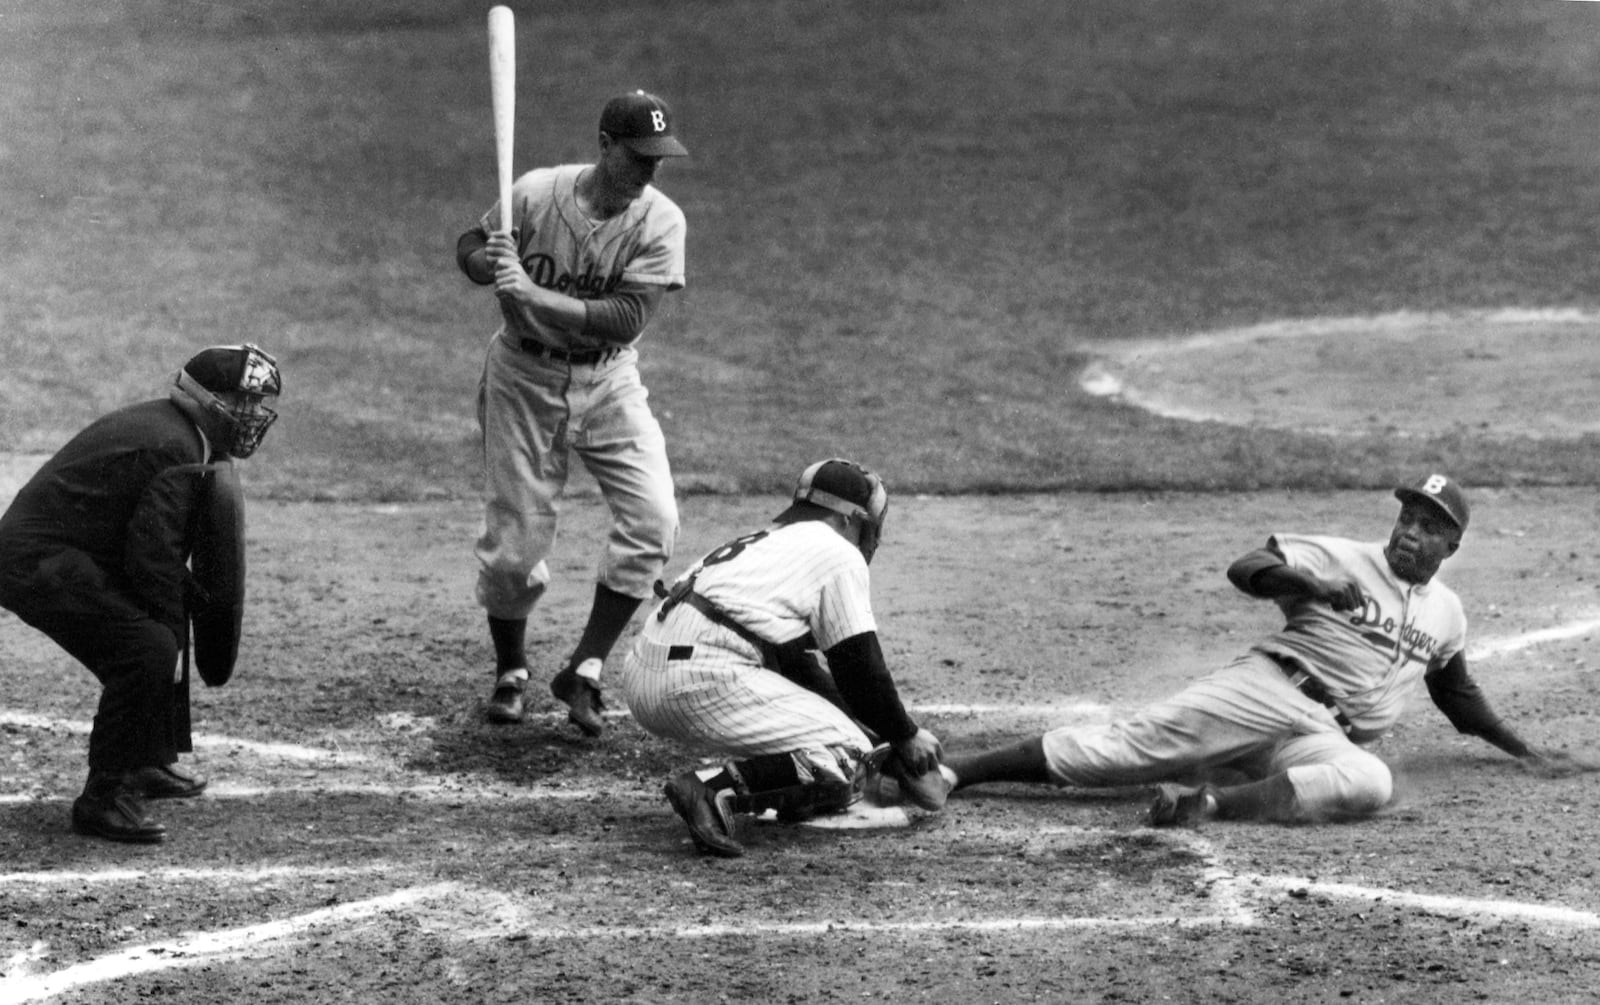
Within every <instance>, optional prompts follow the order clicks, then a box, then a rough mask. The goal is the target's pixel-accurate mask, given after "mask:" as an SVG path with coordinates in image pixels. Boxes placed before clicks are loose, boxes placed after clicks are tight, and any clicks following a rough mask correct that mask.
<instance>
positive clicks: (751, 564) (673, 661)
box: [622, 522, 877, 782]
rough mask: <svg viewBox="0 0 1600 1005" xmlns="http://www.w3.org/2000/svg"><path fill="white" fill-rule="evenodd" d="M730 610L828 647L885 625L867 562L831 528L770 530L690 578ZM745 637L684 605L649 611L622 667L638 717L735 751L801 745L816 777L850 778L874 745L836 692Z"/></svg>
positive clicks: (697, 743) (770, 634)
mask: <svg viewBox="0 0 1600 1005" xmlns="http://www.w3.org/2000/svg"><path fill="white" fill-rule="evenodd" d="M690 575H692V576H694V577H695V590H696V591H697V592H699V593H700V594H701V595H702V596H704V597H705V598H706V599H707V600H709V601H711V602H712V603H713V604H715V605H717V606H718V607H719V608H721V609H722V610H724V611H725V612H727V614H728V616H729V617H731V618H733V619H735V620H736V621H738V622H740V623H741V624H744V625H746V626H748V627H749V628H750V630H751V631H753V632H754V633H756V634H757V635H759V636H761V637H762V638H765V639H769V640H771V641H773V642H774V643H784V642H792V641H794V640H796V639H799V638H801V637H802V636H804V635H806V634H807V633H810V634H811V635H812V636H813V637H814V638H815V640H816V647H817V648H818V649H820V650H824V651H825V650H827V649H829V648H831V647H832V646H833V645H834V644H835V643H838V642H842V641H844V640H845V639H847V638H850V637H851V636H853V635H859V634H861V633H863V632H874V631H877V624H876V622H875V621H874V620H873V616H872V602H871V599H870V597H869V585H868V578H867V563H866V562H864V561H862V558H861V553H860V552H859V551H857V550H856V549H855V548H854V547H852V546H851V545H850V543H849V542H848V541H846V540H845V539H844V538H842V537H840V536H839V535H838V534H837V533H835V532H834V531H833V530H832V529H831V528H829V527H828V526H827V525H826V524H822V523H816V522H807V523H796V524H790V525H788V526H786V527H771V528H768V529H766V530H761V531H757V532H756V533H754V534H750V535H748V536H746V537H741V538H738V539H735V540H733V541H730V542H729V543H727V544H725V545H723V546H722V547H720V548H718V549H716V550H715V551H713V552H711V553H710V554H709V555H707V556H706V557H705V558H702V559H701V560H700V562H699V563H698V564H696V565H695V566H694V567H693V568H692V569H690V570H689V572H687V573H685V576H690ZM765 664H766V656H765V655H764V654H763V653H762V652H760V651H758V650H757V649H756V647H755V646H754V645H753V644H752V643H751V642H749V641H747V640H746V639H745V638H743V637H741V636H740V635H738V634H736V633H735V632H734V631H732V630H731V629H729V628H726V627H723V626H722V625H719V624H717V623H716V622H713V621H711V620H709V619H708V618H707V617H706V615H704V614H703V613H701V612H700V610H699V609H697V608H695V607H694V606H692V605H690V604H678V605H676V606H674V607H673V608H672V610H671V611H670V612H668V614H667V616H666V618H665V620H661V619H658V618H656V617H654V616H652V617H649V618H646V619H645V624H644V627H643V628H641V629H640V631H639V634H638V636H637V637H636V638H635V639H634V643H633V648H632V650H631V652H630V653H629V654H628V659H627V662H626V663H625V665H624V666H625V669H624V671H623V674H624V676H623V682H622V687H623V694H624V695H625V697H626V700H627V703H628V710H629V712H631V713H632V715H633V718H634V720H635V721H637V722H638V723H639V725H640V726H643V727H644V728H645V729H647V730H649V731H650V732H652V733H655V734H656V735H658V736H665V737H670V738H671V739H674V740H678V741H680V742H682V743H684V744H687V745H688V746H690V747H694V748H697V749H701V750H710V751H714V752H716V753H720V754H726V755H730V756H740V757H743V756H751V755H755V754H780V753H786V752H789V751H800V752H802V756H803V757H804V758H805V760H806V762H807V765H808V766H809V768H810V770H811V771H812V772H813V773H814V775H815V776H816V777H822V778H831V779H833V780H836V781H841V782H845V781H849V780H850V778H851V776H852V775H853V773H854V769H855V762H856V761H857V760H859V759H860V758H861V756H862V755H864V754H865V753H866V752H867V751H868V750H870V749H871V748H872V743H871V741H869V740H868V739H867V736H866V734H865V733H863V732H862V730H861V727H860V726H858V725H856V723H855V722H854V721H852V720H851V718H850V717H849V716H848V715H846V714H845V713H844V712H843V711H842V710H841V709H839V708H838V707H837V706H835V705H834V704H833V703H832V702H830V701H829V700H828V699H826V698H824V697H822V696H821V695H818V694H816V693H815V692H813V691H810V690H807V689H806V688H804V687H801V686H800V685H798V684H795V683H792V682H791V681H790V680H789V679H788V678H786V677H784V676H782V675H780V674H779V673H777V672H776V671H775V670H771V669H768V668H767V667H766V665H765Z"/></svg>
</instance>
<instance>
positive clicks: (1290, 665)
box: [1261, 652, 1352, 733]
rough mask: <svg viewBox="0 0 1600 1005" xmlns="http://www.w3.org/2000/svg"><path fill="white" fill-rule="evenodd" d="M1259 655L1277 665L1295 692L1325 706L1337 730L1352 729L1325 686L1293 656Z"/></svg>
mask: <svg viewBox="0 0 1600 1005" xmlns="http://www.w3.org/2000/svg"><path fill="white" fill-rule="evenodd" d="M1261 655H1263V656H1265V657H1266V658H1267V659H1269V660H1271V661H1272V662H1274V663H1276V664H1277V665H1278V669H1279V670H1282V671H1283V675H1284V676H1285V677H1287V678H1288V679H1289V683H1290V684H1291V685H1293V686H1294V689H1295V690H1296V691H1299V692H1300V693H1301V694H1303V695H1305V696H1306V697H1307V698H1310V699H1311V700H1312V701H1314V702H1316V703H1317V704H1319V705H1323V706H1326V707H1327V709H1328V711H1330V712H1332V713H1333V721H1334V722H1337V723H1338V724H1339V728H1340V729H1342V730H1344V731H1345V732H1346V733H1348V732H1350V730H1351V728H1352V727H1351V724H1350V718H1349V716H1347V715H1345V714H1344V711H1343V710H1342V709H1341V708H1339V703H1338V702H1337V701H1334V700H1333V695H1331V694H1329V693H1328V688H1327V686H1326V685H1324V684H1323V683H1322V681H1320V680H1317V678H1316V677H1314V676H1312V674H1311V671H1309V670H1307V669H1306V668H1305V665H1304V664H1302V663H1301V662H1300V661H1299V660H1297V659H1295V658H1294V657H1293V656H1285V655H1283V654H1282V653H1267V652H1264V653H1262V654H1261Z"/></svg>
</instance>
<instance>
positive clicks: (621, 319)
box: [583, 289, 662, 345]
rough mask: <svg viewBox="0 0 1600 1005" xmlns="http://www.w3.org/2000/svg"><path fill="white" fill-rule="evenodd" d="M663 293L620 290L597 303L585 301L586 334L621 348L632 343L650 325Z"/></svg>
mask: <svg viewBox="0 0 1600 1005" xmlns="http://www.w3.org/2000/svg"><path fill="white" fill-rule="evenodd" d="M661 293H662V291H661V290H660V289H638V290H618V291H616V292H614V293H609V294H607V295H606V296H603V297H600V298H598V299H595V300H585V301H584V302H583V309H584V319H583V334H584V335H592V336H593V337H595V338H597V339H600V340H601V341H602V342H616V343H618V344H620V345H626V344H627V343H629V342H632V341H633V340H634V339H636V338H638V337H639V333H640V332H642V331H644V326H645V325H647V324H649V323H650V317H651V315H653V314H655V312H656V305H657V304H659V303H660V302H661Z"/></svg>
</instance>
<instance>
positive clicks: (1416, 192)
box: [0, 0, 1600, 499]
mask: <svg viewBox="0 0 1600 1005" xmlns="http://www.w3.org/2000/svg"><path fill="white" fill-rule="evenodd" d="M485 6H486V5H485V4H483V3H481V2H462V0H398V2H385V3H376V2H350V3H341V4H337V5H319V4H308V3H302V2H297V0H238V2H235V3H231V4H227V5H224V4H215V3H195V2H190V0H126V2H121V3H118V2H112V0H96V2H92V3H84V4H75V5H73V6H72V7H71V8H70V10H69V9H67V8H63V7H61V6H60V5H55V4H46V3H43V2H39V0H19V2H18V3H15V4H12V5H10V6H9V7H8V10H7V11H6V12H5V13H4V14H0V91H3V93H4V95H5V99H4V102H5V103H4V106H3V107H4V115H5V123H6V130H5V137H4V141H3V142H4V147H3V148H0V154H3V156H0V185H3V186H4V189H5V191H7V192H10V193H13V199H12V201H11V207H12V212H11V213H9V214H8V215H7V218H6V220H5V221H4V222H3V223H0V227H4V228H6V229H7V230H8V233H6V234H5V235H4V237H5V240H4V241H3V242H0V249H3V250H0V284H3V285H0V300H3V302H4V303H5V305H6V309H5V315H6V323H5V325H4V327H3V331H0V339H3V340H4V351H5V356H6V361H7V366H6V368H5V372H4V373H3V374H0V449H12V450H49V449H53V447H54V445H55V444H57V443H58V442H59V441H60V440H61V439H62V437H63V436H64V435H66V434H67V433H69V432H70V431H71V430H72V429H73V428H75V427H76V426H77V425H78V424H80V423H81V422H82V421H84V420H86V419H87V418H88V417H90V416H91V415H93V414H95V413H97V412H99V411H102V410H104V409H105V408H107V407H109V406H111V405H112V404H115V403H119V402H121V401H123V400H127V399H130V398H134V397H139V396H141V395H143V394H145V393H148V390H149V389H150V388H151V387H152V386H153V385H154V384H156V383H157V382H159V380H160V379H161V377H162V376H163V375H164V374H165V373H166V372H167V371H168V370H170V369H171V368H172V367H174V366H176V365H177V363H178V362H179V361H181V359H182V358H184V357H185V356H186V354H187V352H188V351H189V350H190V349H192V348H193V347H194V346H196V345H199V344H202V343H208V342H211V341H213V340H222V339H229V340H231V339H239V338H254V339H257V340H259V341H260V342H261V343H262V344H263V345H266V346H268V347H269V348H270V349H271V350H273V351H275V352H277V353H278V354H279V355H280V356H281V358H282V361H283V363H284V366H285V370H286V372H287V380H288V385H287V386H288V392H289V393H288V394H287V395H286V396H285V399H284V412H285V419H284V422H283V423H282V424H281V426H280V429H279V430H278V432H276V433H275V434H274V443H273V449H272V450H271V451H270V452H269V453H265V454H263V455H262V457H261V459H260V463H258V464H256V465H254V467H253V470H252V471H251V478H252V483H253V485H254V486H255V490H256V491H257V492H259V493H265V494H269V495H272V496H275V497H280V498H319V497H322V498H353V499H360V498H384V499H416V498H426V497H434V496H439V495H449V496H462V495H470V494H471V493H472V492H473V491H474V486H475V483H476V472H475V468H476V457H475V451H474V449H473V446H472V444H473V435H474V433H473V420H472V407H471V405H472V390H473V386H474V382H475V379H476V373H477V369H478V366H479V364H480V361H481V347H482V343H483V341H484V339H485V338H486V337H487V335H488V333H489V331H490V329H491V324H492V319H493V308H492V304H491V303H490V300H489V297H488V294H486V293H484V292H483V291H482V290H481V289H479V288H476V287H472V286H471V285H470V284H468V283H467V282H466V281H465V280H464V279H463V278H462V277H461V276H460V275H459V274H458V273H457V272H456V271H455V269H454V266H453V263H452V261H451V255H450V252H451V248H452V247H453V244H454V240H455V237H456V235H457V234H458V233H459V232H460V231H461V230H462V229H464V228H465V226H466V225H467V224H468V223H469V222H470V221H471V220H472V219H473V218H475V216H476V215H477V214H478V213H479V212H481V211H482V210H483V208H485V207H486V206H487V205H488V203H489V202H490V201H492V200H493V197H494V182H493V151H492V138H491V134H490V116H489V110H488V98H487V87H488V84H487V71H486V68H485V63H486V60H485V53H484V30H483V14H484V10H485ZM516 6H517V9H518V11H519V26H520V28H521V44H520V46H519V62H520V67H519V70H520V73H519V81H518V92H519V109H520V114H519V117H518V126H519V137H518V149H517V156H516V160H517V165H518V168H519V169H525V168H529V167H533V166H535V165H537V164H541V163H547V162H556V161H567V160H575V159H581V158H584V157H587V156H588V155H589V154H590V153H591V152H592V146H593V133H594V119H595V117H596V115H597V109H598V108H599V105H600V104H601V103H602V102H603V100H604V99H605V97H606V96H608V95H609V94H610V93H611V92H612V91H615V90H617V89H618V88H621V87H628V86H636V85H637V86H649V87H651V88H654V89H656V90H659V91H660V92H661V93H663V94H665V95H667V96H669V97H670V98H671V99H672V100H673V101H674V102H675V105H676V107H677V109H678V111H679V115H680V119H681V121H682V131H683V132H684V134H685V138H686V139H687V140H688V142H689V145H690V147H691V150H692V151H693V153H694V156H693V157H692V158H691V159H690V160H689V161H687V162H684V163H681V164H672V165H669V169H668V170H667V171H666V172H664V174H663V176H662V179H661V184H662V186H663V187H664V188H665V189H666V190H667V191H668V192H669V193H670V194H671V195H673V196H674V198H676V199H677V200H678V201H679V203H680V204H681V205H682V206H683V207H684V208H685V211H686V212H687V214H688V217H689V220H690V270H689V271H690V276H689V287H688V289H686V290H685V291H684V292H683V293H682V294H681V295H680V296H678V297H676V298H675V299H673V300H671V301H669V303H670V307H669V309H668V310H667V311H666V312H665V314H664V316H662V317H660V318H659V319H658V320H657V322H656V324H655V325H654V326H653V327H652V329H651V330H650V331H649V332H648V333H647V334H646V336H645V342H644V343H643V346H642V350H643V355H644V364H643V365H644V370H645V377H646V381H647V383H648V384H649V385H650V386H651V388H652V390H653V392H654V399H655V403H656V407H657V410H658V411H659V412H660V414H661V417H662V419H663V422H664V424H665V425H666V427H667V433H668V437H669V442H670V443H671V445H672V452H673V460H674V464H675V466H676V468H677V470H678V472H679V474H680V481H681V482H682V483H683V485H684V487H685V488H686V490H688V491H706V490H713V491H715V490H727V489H738V490H759V491H766V490H772V489H776V488H779V487H781V486H782V485H784V484H786V483H787V481H788V479H789V478H790V477H791V471H792V470H793V468H794V467H795V465H796V464H797V463H800V462H801V460H802V459H803V458H809V457H812V456H813V455H817V454H822V453H834V452H838V453H846V454H851V455H859V456H860V457H861V458H862V459H863V460H864V461H866V462H868V463H870V464H872V465H873V466H874V467H876V468H878V469H880V470H882V471H884V472H885V474H886V475H887V476H888V477H889V478H890V480H891V483H892V484H894V485H897V486H900V487H903V488H909V489H916V490H919V491H938V492H961V491H970V490H1007V489H1018V488H1078V489H1095V490H1099V489H1121V488H1141V487H1156V488H1161V487H1185V488H1230V487H1235V488H1236V487H1250V486H1271V485H1297V484H1299V485H1318V486H1323V487H1334V486H1351V485H1381V484H1386V483H1387V482H1388V481H1389V480H1392V478H1393V477H1395V476H1396V474H1397V473H1398V472H1401V471H1408V470H1410V469H1411V468H1413V467H1415V466H1418V465H1420V464H1424V463H1426V464H1434V463H1447V464H1449V465H1450V466H1452V467H1454V468H1456V469H1457V470H1460V471H1462V472H1470V475H1465V474H1464V475H1463V477H1468V478H1469V480H1470V481H1476V482H1479V483H1482V484H1503V483H1506V482H1509V481H1514V480H1515V479H1517V478H1519V477H1529V478H1534V479H1537V480H1540V481H1547V482H1558V483H1559V482H1569V483H1580V484H1587V483H1592V482H1594V481H1595V480H1597V478H1600V468H1597V461H1596V459H1595V458H1596V456H1597V455H1600V452H1597V451H1595V450H1593V449H1589V448H1588V447H1589V446H1590V445H1585V448H1584V449H1574V448H1573V446H1572V445H1571V444H1562V443H1555V444H1543V445H1535V444H1526V443H1520V442H1511V443H1489V442H1477V441H1474V440H1472V439H1471V438H1467V437H1460V436H1445V437H1438V436H1432V437H1419V438H1415V439H1408V438H1396V437H1392V436H1371V437H1360V438H1356V439H1355V440H1353V441H1346V440H1342V439H1341V440H1335V439H1330V438H1327V437H1318V436H1307V435H1290V434H1285V433H1281V432H1276V431H1272V430H1265V429H1253V430H1252V429H1244V430H1240V429H1228V428H1215V427H1211V426H1205V425H1194V424H1186V423H1181V422H1173V421H1168V420H1160V419H1155V418H1151V417H1149V416H1146V415H1144V414H1142V413H1139V412H1137V411H1135V410H1131V409H1128V408H1126V407H1122V406H1119V405H1117V404H1115V403H1108V402H1105V401H1101V400H1099V399H1095V398H1092V397H1090V396H1088V395H1086V394H1084V393H1083V392H1082V391H1080V390H1079V389H1078V387H1077V385H1076V376H1077V374H1078V372H1079V371H1080V369H1081V367H1082V366H1083V364H1084V363H1085V361H1086V359H1087V358H1088V357H1089V356H1091V355H1092V354H1093V353H1094V351H1095V348H1096V346H1097V345H1102V344H1104V343H1105V342H1106V341H1107V340H1114V339H1119V338H1125V337H1133V336H1146V337H1160V336H1163V335H1175V334H1183V333H1190V332H1196V331H1205V330H1208V329H1211V328H1216V327H1225V326H1230V325H1238V324H1250V323H1257V322H1262V321H1270V320H1275V319H1280V318H1301V317H1310V316H1320V315H1363V314H1369V313H1379V312H1385V311H1391V310H1402V309H1403V310H1417V311H1427V310H1448V309H1455V308H1464V307H1502V306H1532V307H1562V306H1577V307H1585V308H1587V307H1592V306H1594V305H1595V303H1596V301H1597V300H1600V290H1597V289H1596V283H1595V279H1594V273H1593V268H1592V263H1593V262H1594V261H1595V260H1596V258H1597V257H1600V254H1597V252H1600V248H1597V242H1600V237H1597V235H1600V219H1597V215H1600V198H1597V191H1600V190H1597V178H1596V172H1595V170H1594V165H1595V164H1596V162H1597V160H1600V158H1597V156H1596V154H1597V149H1596V147H1597V141H1596V137H1597V136H1600V129H1597V128H1595V125H1596V124H1597V123H1600V73H1597V70H1596V67H1597V59H1600V54H1597V45H1600V42H1597V41H1596V40H1597V38H1600V33H1597V32H1596V31H1595V30H1594V29H1595V24H1594V21H1595V19H1596V18H1597V17H1600V12H1597V11H1596V10H1595V9H1594V8H1593V6H1592V5H1589V4H1582V3H1561V2H1556V0H1517V2H1512V3H1495V2H1481V3H1436V2H1425V3H1423V2H1417V3H1411V2H1399V3H1388V2H1379V0H1346V2H1329V3H1318V4H1315V5H1299V4H1297V5H1283V4H1271V3H1265V2H1255V0H1232V2H1203V3H1191V4H1168V3H1139V4H1131V5H1130V4H1121V3H1102V2H1086V3H1076V2H1075V3H1069V4H1063V3H1056V2H1054V0H1018V2H1015V3H1007V4H1006V5H1004V7H1003V8H1000V9H996V8H993V7H991V6H990V5H985V4H978V3H962V2H946V3H938V2H931V0H914V2H887V3H874V4H867V5H840V4H836V3H829V2H819V0H801V2H781V3H726V2H686V3H677V4H674V5H673V6H672V8H671V12H670V14H664V13H662V12H661V11H659V10H658V7H657V5H655V4H652V3H645V2H607V0H596V2H594V3H587V4H583V5H576V4H568V3H537V4H535V3H528V4H519V5H516ZM1528 393H1529V394H1537V393H1538V389H1537V388H1529V389H1528ZM1396 405H1397V410H1401V409H1403V403H1400V402H1397V403H1396ZM1401 428H1404V427H1403V425H1402V427H1401Z"/></svg>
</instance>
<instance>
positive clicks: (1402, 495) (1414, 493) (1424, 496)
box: [1394, 474, 1469, 530]
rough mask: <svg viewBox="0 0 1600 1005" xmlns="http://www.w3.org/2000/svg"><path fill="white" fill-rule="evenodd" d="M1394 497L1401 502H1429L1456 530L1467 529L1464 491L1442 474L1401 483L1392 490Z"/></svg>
mask: <svg viewBox="0 0 1600 1005" xmlns="http://www.w3.org/2000/svg"><path fill="white" fill-rule="evenodd" d="M1394 497H1395V498H1396V499H1398V500H1400V501H1401V502H1410V501H1412V500H1416V501H1420V502H1425V503H1429V504H1431V505H1432V506H1434V507H1435V508H1436V509H1438V510H1439V512H1441V513H1443V514H1444V515H1445V516H1446V517H1448V518H1449V520H1450V522H1451V523H1453V524H1455V525H1456V529H1457V530H1466V529H1467V517H1468V515H1469V514H1468V510H1467V496H1466V493H1464V492H1462V491H1461V486H1459V485H1457V484H1456V483H1455V482H1453V481H1451V480H1450V479H1449V478H1446V477H1445V476H1444V475H1440V474H1432V475H1427V476H1425V477H1423V478H1419V479H1418V480H1417V481H1416V482H1414V483H1412V484H1410V485H1402V486H1401V487H1400V488H1397V489H1395V490H1394Z"/></svg>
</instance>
